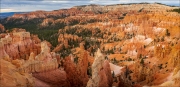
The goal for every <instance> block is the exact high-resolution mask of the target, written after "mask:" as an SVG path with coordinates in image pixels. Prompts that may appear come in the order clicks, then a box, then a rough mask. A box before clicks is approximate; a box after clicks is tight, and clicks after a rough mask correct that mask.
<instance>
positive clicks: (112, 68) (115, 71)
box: [109, 63, 123, 76]
mask: <svg viewBox="0 0 180 87" xmlns="http://www.w3.org/2000/svg"><path fill="white" fill-rule="evenodd" d="M109 64H110V68H111V73H112V72H113V71H114V74H115V76H117V75H119V74H120V73H121V69H122V68H123V67H120V66H117V65H114V64H112V63H109Z"/></svg>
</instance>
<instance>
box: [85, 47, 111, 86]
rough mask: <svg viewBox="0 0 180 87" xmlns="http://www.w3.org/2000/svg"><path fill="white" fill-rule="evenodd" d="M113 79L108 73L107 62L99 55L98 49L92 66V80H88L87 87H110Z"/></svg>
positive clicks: (109, 72)
mask: <svg viewBox="0 0 180 87" xmlns="http://www.w3.org/2000/svg"><path fill="white" fill-rule="evenodd" d="M112 83H113V78H112V75H111V71H110V66H109V62H108V61H107V60H106V61H105V58H104V56H103V54H102V53H101V51H100V49H98V51H97V52H96V54H95V60H94V62H93V64H92V78H90V79H89V81H88V83H87V87H110V86H112Z"/></svg>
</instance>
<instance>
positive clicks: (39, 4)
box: [0, 0, 180, 13]
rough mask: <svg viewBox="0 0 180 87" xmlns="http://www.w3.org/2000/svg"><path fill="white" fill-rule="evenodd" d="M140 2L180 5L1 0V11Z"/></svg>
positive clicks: (172, 1) (125, 0)
mask: <svg viewBox="0 0 180 87" xmlns="http://www.w3.org/2000/svg"><path fill="white" fill-rule="evenodd" d="M140 2H148V3H154V2H159V3H163V4H167V5H174V6H180V1H179V0H0V12H1V13H4V12H30V11H36V10H44V11H52V10H58V9H67V8H71V7H73V6H78V5H89V4H98V5H111V4H125V3H140Z"/></svg>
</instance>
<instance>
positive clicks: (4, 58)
mask: <svg viewBox="0 0 180 87" xmlns="http://www.w3.org/2000/svg"><path fill="white" fill-rule="evenodd" d="M32 38H35V37H32ZM38 42H39V41H38V39H37V38H36V39H31V37H30V33H29V32H25V31H21V30H20V31H19V32H17V31H16V32H13V33H9V34H7V35H5V37H4V38H1V39H0V48H1V49H0V60H1V61H0V62H1V69H2V70H1V69H0V70H1V75H2V77H1V83H2V84H0V85H1V86H2V87H6V86H13V87H16V86H18V87H19V86H27V87H32V86H33V85H34V79H33V77H32V74H30V73H42V72H47V71H53V70H57V69H58V62H57V59H58V58H59V55H58V54H56V53H55V52H50V47H49V46H48V42H46V41H43V42H41V43H38ZM39 50H40V52H39ZM10 82H11V83H10Z"/></svg>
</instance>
